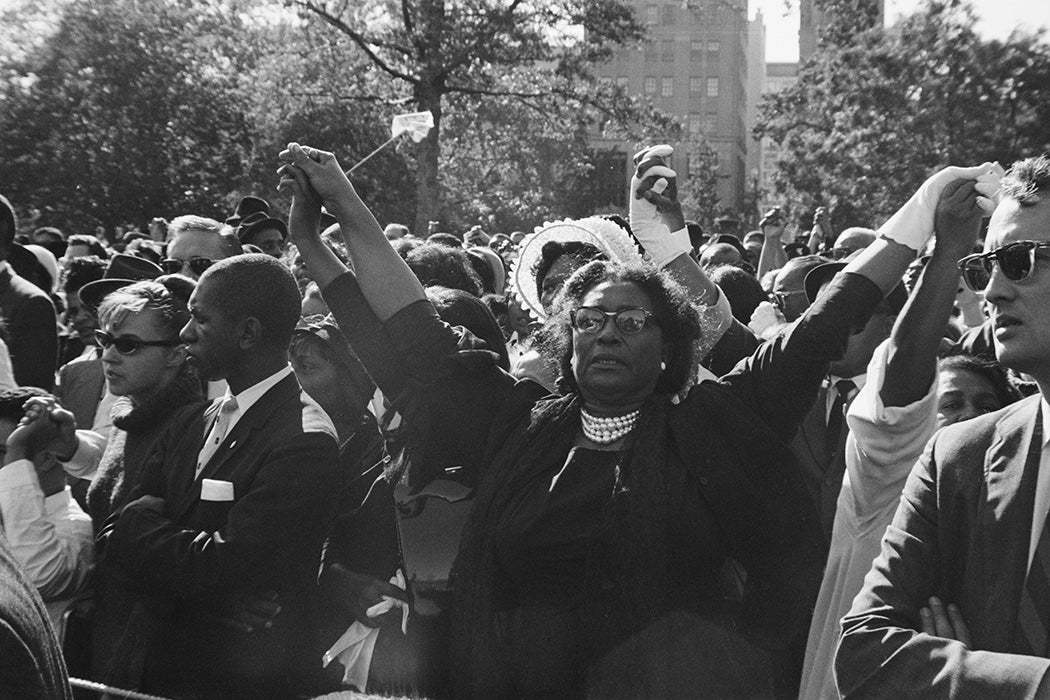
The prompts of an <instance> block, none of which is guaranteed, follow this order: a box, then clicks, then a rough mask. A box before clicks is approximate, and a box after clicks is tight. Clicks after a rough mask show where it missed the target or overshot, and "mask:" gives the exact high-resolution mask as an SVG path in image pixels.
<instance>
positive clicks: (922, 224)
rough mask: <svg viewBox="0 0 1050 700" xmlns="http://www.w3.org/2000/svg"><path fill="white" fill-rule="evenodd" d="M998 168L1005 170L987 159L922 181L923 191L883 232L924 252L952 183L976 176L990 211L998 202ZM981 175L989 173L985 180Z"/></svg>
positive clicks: (917, 194) (916, 194)
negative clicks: (944, 194)
mask: <svg viewBox="0 0 1050 700" xmlns="http://www.w3.org/2000/svg"><path fill="white" fill-rule="evenodd" d="M997 172H998V173H999V174H1001V173H1002V167H1001V166H999V164H998V163H983V164H981V165H976V166H973V167H970V168H960V167H957V166H951V167H948V168H945V169H944V170H941V171H940V172H938V173H936V174H935V175H933V176H931V177H930V178H929V179H928V180H926V182H924V183H922V187H920V188H919V191H918V192H916V193H915V194H913V195H912V197H911V199H909V200H908V201H907V202H906V203H905V204H904V206H903V207H901V208H900V209H898V210H897V213H896V214H894V215H893V216H891V217H890V220H889V221H887V222H886V223H884V224H883V225H882V226H881V227H879V231H878V233H879V235H880V236H883V237H885V238H889V239H890V240H892V241H896V242H897V243H900V244H901V245H906V246H908V247H909V248H911V249H912V250H914V251H915V252H916V253H918V252H920V251H921V250H922V249H923V247H924V246H925V245H926V241H928V240H929V239H930V236H932V235H933V218H934V213H935V212H936V210H937V201H938V200H939V199H940V198H941V192H942V191H943V190H944V188H945V187H947V185H948V183H950V182H954V181H955V180H976V181H977V182H978V191H979V192H980V193H981V194H982V195H983V196H982V197H981V198H980V200H984V201H983V202H982V201H980V200H978V203H979V204H980V205H981V208H982V209H984V210H985V211H989V209H988V207H989V206H991V208H994V204H991V202H992V197H994V194H995V191H997V190H998V189H999V188H998V183H997V180H996V181H995V185H994V189H993V179H992V176H994V175H996V173H997ZM981 176H985V179H984V180H983V181H982V180H981ZM990 195H991V196H990Z"/></svg>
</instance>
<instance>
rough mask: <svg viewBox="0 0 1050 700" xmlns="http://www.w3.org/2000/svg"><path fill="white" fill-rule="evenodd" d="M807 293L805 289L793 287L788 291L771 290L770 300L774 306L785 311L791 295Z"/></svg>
mask: <svg viewBox="0 0 1050 700" xmlns="http://www.w3.org/2000/svg"><path fill="white" fill-rule="evenodd" d="M805 293H806V290H805V289H791V290H788V291H786V292H770V293H769V301H770V303H771V304H773V306H775V307H777V308H778V309H780V310H781V311H783V310H784V304H785V303H786V302H787V300H788V299H790V298H791V297H795V296H799V295H800V294H802V295H804V294H805Z"/></svg>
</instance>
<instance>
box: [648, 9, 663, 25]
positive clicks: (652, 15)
mask: <svg viewBox="0 0 1050 700" xmlns="http://www.w3.org/2000/svg"><path fill="white" fill-rule="evenodd" d="M659 19H660V8H659V7H657V6H656V5H650V6H649V7H647V8H645V23H646V24H656V23H657V21H659Z"/></svg>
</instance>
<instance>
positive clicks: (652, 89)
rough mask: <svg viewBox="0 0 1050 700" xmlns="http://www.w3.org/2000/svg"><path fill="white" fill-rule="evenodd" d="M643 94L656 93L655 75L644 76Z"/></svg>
mask: <svg viewBox="0 0 1050 700" xmlns="http://www.w3.org/2000/svg"><path fill="white" fill-rule="evenodd" d="M645 94H646V95H655V94H656V76H653V75H647V76H645Z"/></svg>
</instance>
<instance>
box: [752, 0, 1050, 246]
mask: <svg viewBox="0 0 1050 700" xmlns="http://www.w3.org/2000/svg"><path fill="white" fill-rule="evenodd" d="M858 3H860V4H861V5H862V4H863V2H862V0H842V2H841V3H836V2H835V1H834V0H829V1H828V2H827V3H826V5H827V9H829V10H830V12H831V15H830V16H831V22H830V24H829V28H828V30H827V31H826V32H825V34H824V35H823V37H822V44H821V47H820V49H819V50H818V51H817V52H816V53H815V54H814V55H813V56H812V57H811V59H810V60H809V61H808V62H807V63H806V64H805V65H804V66H802V68H801V70H800V73H799V80H798V82H797V83H796V84H795V85H793V86H792V87H790V88H788V89H787V90H784V91H783V92H781V93H777V94H774V95H772V96H769V97H767V99H766V101H765V102H764V104H763V106H762V108H761V114H760V118H759V124H758V127H757V128H756V133H758V134H760V135H768V136H770V137H772V138H773V139H774V140H775V141H778V142H780V143H781V144H783V145H784V146H785V149H786V153H787V155H786V157H784V158H783V159H782V160H781V162H780V163H779V166H778V173H777V176H776V180H775V182H776V187H777V190H778V191H779V192H780V193H781V194H782V195H784V196H785V198H786V199H787V200H788V201H790V202H792V203H793V208H794V210H795V213H796V214H804V216H805V217H808V216H810V215H811V212H812V210H813V209H814V208H815V207H816V206H819V205H822V204H823V205H826V206H828V207H829V208H830V210H831V213H832V218H833V223H834V225H835V227H836V228H838V229H842V228H844V227H846V226H851V225H861V226H877V225H879V224H880V223H881V222H882V221H884V220H885V219H886V218H887V217H888V216H889V215H890V214H892V212H893V211H894V210H895V209H896V208H897V207H899V206H900V205H901V204H902V203H903V202H904V200H905V199H907V197H908V196H909V195H910V194H911V193H912V192H913V191H914V190H915V189H916V188H917V187H918V186H919V185H920V184H921V183H922V181H923V180H924V179H925V178H926V177H927V176H928V175H929V174H930V172H932V171H934V170H936V169H938V168H940V167H943V166H945V165H949V164H959V165H966V164H973V163H979V162H981V161H983V160H999V161H1000V162H1002V163H1004V164H1008V163H1010V162H1012V161H1013V160H1015V159H1017V158H1019V157H1023V156H1027V155H1032V154H1036V153H1040V152H1043V151H1046V150H1047V149H1048V148H1050V132H1048V131H1047V130H1046V125H1047V124H1048V123H1050V48H1048V46H1047V45H1046V43H1045V42H1044V41H1043V37H1042V35H1041V34H1038V35H1016V34H1015V35H1014V36H1011V37H1010V38H1009V39H1008V40H1007V41H985V40H982V39H981V38H980V37H979V36H978V35H977V33H976V31H975V27H974V25H975V19H974V15H973V13H972V11H971V9H970V6H969V5H968V4H967V3H966V2H965V1H963V0H925V2H924V4H923V5H922V6H921V7H920V9H919V11H917V12H916V13H915V14H914V15H912V16H910V17H908V18H905V19H904V20H902V21H901V22H900V23H898V24H897V25H896V26H894V27H891V28H890V29H888V30H886V31H883V30H882V29H879V28H875V29H868V28H865V26H867V25H866V23H865V22H864V21H858V20H857V16H858V12H859V10H858V7H857V6H858Z"/></svg>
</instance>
